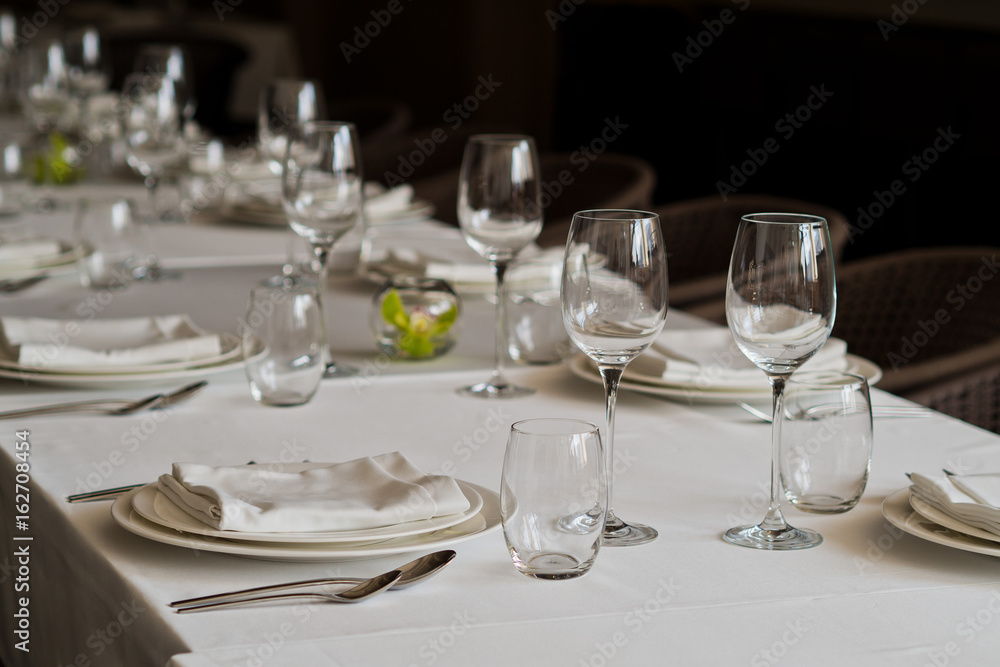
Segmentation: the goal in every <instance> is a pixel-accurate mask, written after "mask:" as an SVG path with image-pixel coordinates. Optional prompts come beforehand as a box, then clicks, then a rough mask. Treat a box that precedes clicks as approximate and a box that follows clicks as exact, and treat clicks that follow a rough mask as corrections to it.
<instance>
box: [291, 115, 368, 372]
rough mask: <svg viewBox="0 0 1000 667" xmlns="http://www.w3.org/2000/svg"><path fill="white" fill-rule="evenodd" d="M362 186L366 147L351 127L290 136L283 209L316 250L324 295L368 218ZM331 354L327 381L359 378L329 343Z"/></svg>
mask: <svg viewBox="0 0 1000 667" xmlns="http://www.w3.org/2000/svg"><path fill="white" fill-rule="evenodd" d="M363 181H364V177H363V172H362V168H361V145H360V142H359V141H358V134H357V130H356V129H355V127H354V125H352V124H351V123H339V122H333V121H316V122H309V123H306V124H305V125H303V126H302V131H301V132H299V133H295V134H293V135H290V136H289V138H288V145H287V148H286V150H285V159H284V164H283V167H282V172H281V203H282V206H283V207H284V209H285V214H286V215H287V216H288V223H289V225H290V226H291V228H292V229H293V230H294V231H295V233H296V234H298V235H299V236H301V237H302V238H304V239H305V240H306V241H307V242H308V243H309V246H310V248H311V249H312V252H313V256H314V257H315V259H316V263H317V264H318V266H319V270H318V273H319V275H318V278H317V284H318V292H320V293H322V291H323V289H324V288H325V286H326V274H327V269H328V268H329V265H330V253H331V251H332V249H333V246H334V244H335V243H336V242H337V241H338V240H339V239H340V238H341V237H343V236H344V235H345V234H346V233H347V232H349V231H351V229H353V228H354V226H355V225H357V224H358V222H359V221H360V220H361V219H362V217H363V215H364V210H363V209H364V189H363V187H362V185H363ZM327 306H328V304H323V307H324V308H326V307H327ZM326 348H327V356H326V359H327V362H326V373H325V377H345V376H349V375H354V374H355V373H357V369H355V368H352V367H350V366H344V365H343V364H338V363H336V362H334V361H333V359H332V358H331V356H330V353H329V343H327V346H326Z"/></svg>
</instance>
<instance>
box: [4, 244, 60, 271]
mask: <svg viewBox="0 0 1000 667" xmlns="http://www.w3.org/2000/svg"><path fill="white" fill-rule="evenodd" d="M61 251H62V245H61V244H60V243H59V241H57V240H56V239H27V240H24V241H13V242H11V243H0V266H3V265H8V264H12V265H17V266H33V265H34V263H35V262H37V261H38V260H43V259H51V258H53V257H55V256H57V255H58V254H59V253H60V252H61Z"/></svg>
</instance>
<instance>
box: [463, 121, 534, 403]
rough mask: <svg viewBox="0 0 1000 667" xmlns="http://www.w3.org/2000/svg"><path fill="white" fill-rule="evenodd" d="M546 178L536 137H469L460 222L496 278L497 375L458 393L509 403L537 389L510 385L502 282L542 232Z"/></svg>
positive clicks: (467, 238)
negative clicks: (511, 265)
mask: <svg viewBox="0 0 1000 667" xmlns="http://www.w3.org/2000/svg"><path fill="white" fill-rule="evenodd" d="M541 184H542V176H541V171H540V168H539V166H538V151H537V150H536V149H535V141H534V139H532V138H531V137H528V136H524V135H519V134H478V135H474V136H472V137H470V138H469V141H468V143H467V144H466V146H465V153H464V155H463V157H462V171H461V175H460V177H459V184H458V221H459V225H460V226H461V229H462V235H463V236H464V237H465V240H466V242H467V243H468V244H469V245H470V246H472V248H473V249H474V250H475V251H476V252H478V253H479V254H480V255H482V256H483V257H485V258H486V259H487V260H488V261H489V263H490V266H491V267H492V269H493V273H494V275H496V280H497V286H496V339H495V358H494V366H493V375H492V376H491V377H490V379H489V380H487V381H486V382H481V383H479V384H476V385H473V386H471V387H464V388H462V389H460V390H459V391H460V392H461V393H464V394H467V395H470V396H482V397H486V398H509V397H512V396H525V395H528V394H532V393H534V391H535V390H534V389H530V388H527V387H518V386H516V385H512V384H510V383H509V382H507V379H506V378H505V377H504V374H503V365H504V364H503V361H504V355H505V354H506V344H505V338H506V336H505V334H506V326H505V322H504V316H505V309H504V299H503V279H504V274H505V273H506V271H507V265H508V264H509V263H510V262H511V260H513V259H514V258H515V257H516V256H517V254H518V253H519V252H520V251H521V250H522V249H523V248H524V247H525V246H527V245H528V244H529V243H531V242H532V241H534V240H535V239H536V238H537V237H538V234H539V233H540V232H541V231H542V205H541Z"/></svg>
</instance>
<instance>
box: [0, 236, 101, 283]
mask: <svg viewBox="0 0 1000 667" xmlns="http://www.w3.org/2000/svg"><path fill="white" fill-rule="evenodd" d="M83 253H84V249H83V248H81V247H80V246H78V245H73V244H71V243H69V242H68V241H64V240H61V239H51V238H35V239H24V240H18V241H10V242H7V243H0V279H19V278H24V277H28V276H34V275H50V274H53V273H61V272H63V271H72V270H74V268H75V265H76V260H77V259H78V258H79V257H80V256H81V255H82V254H83Z"/></svg>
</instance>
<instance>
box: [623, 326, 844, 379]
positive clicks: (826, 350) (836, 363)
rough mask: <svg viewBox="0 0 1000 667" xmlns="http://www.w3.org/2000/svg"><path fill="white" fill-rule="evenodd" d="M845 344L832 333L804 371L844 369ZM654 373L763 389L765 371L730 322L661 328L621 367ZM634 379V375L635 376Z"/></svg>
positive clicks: (641, 373) (650, 375) (660, 376)
mask: <svg viewBox="0 0 1000 667" xmlns="http://www.w3.org/2000/svg"><path fill="white" fill-rule="evenodd" d="M846 354H847V343H845V342H844V341H843V340H841V339H839V338H830V339H829V340H827V342H826V344H825V345H824V346H823V347H822V348H820V350H819V352H817V353H816V354H815V355H813V357H812V358H810V359H809V360H808V361H807V362H806V363H804V364H803V365H802V369H803V370H808V371H821V370H840V371H843V370H846V369H847V365H848V363H847V358H846V356H845V355H846ZM629 371H632V375H633V376H642V377H641V379H648V378H656V379H657V381H658V382H662V383H663V384H668V385H683V386H696V387H698V388H700V389H704V390H712V389H719V390H726V391H732V390H738V389H747V390H757V389H761V390H766V389H767V388H768V387H769V386H770V385H769V383H768V381H767V376H765V375H764V373H763V371H761V370H760V369H759V368H757V367H756V366H755V365H754V364H753V363H751V362H750V360H749V359H747V357H746V355H744V354H743V352H741V351H740V348H739V347H738V346H737V345H736V341H735V340H734V339H733V334H732V332H730V330H729V328H728V327H710V328H699V329H665V330H664V331H663V332H662V333H661V334H660V336H659V337H657V339H656V340H655V341H653V344H652V345H650V346H649V348H648V349H647V350H646V351H645V352H643V353H642V354H640V355H639V356H638V357H636V358H635V359H634V360H633V361H632V363H631V364H629V366H628V367H627V368H626V369H625V377H626V378H627V379H628V378H629ZM633 379H634V378H633Z"/></svg>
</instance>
